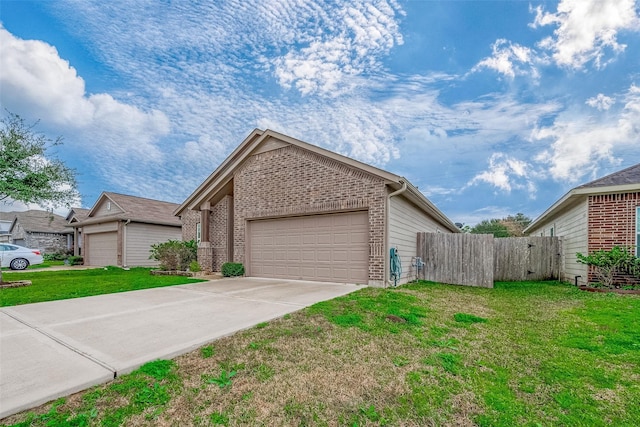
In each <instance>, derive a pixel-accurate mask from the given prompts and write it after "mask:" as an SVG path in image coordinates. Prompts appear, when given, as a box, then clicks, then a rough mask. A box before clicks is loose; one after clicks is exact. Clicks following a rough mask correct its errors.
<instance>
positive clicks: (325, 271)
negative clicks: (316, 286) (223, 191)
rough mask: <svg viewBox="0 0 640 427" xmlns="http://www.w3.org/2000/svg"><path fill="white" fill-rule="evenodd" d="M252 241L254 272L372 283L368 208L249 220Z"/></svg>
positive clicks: (256, 274)
mask: <svg viewBox="0 0 640 427" xmlns="http://www.w3.org/2000/svg"><path fill="white" fill-rule="evenodd" d="M248 243H249V254H248V256H249V274H250V275H251V276H255V277H276V278H283V279H302V280H317V281H321V282H340V283H363V284H366V283H367V282H368V278H369V220H368V215H367V212H366V211H363V212H349V213H340V214H327V215H311V216H301V217H293V218H278V219H269V220H256V221H250V222H249V242H248Z"/></svg>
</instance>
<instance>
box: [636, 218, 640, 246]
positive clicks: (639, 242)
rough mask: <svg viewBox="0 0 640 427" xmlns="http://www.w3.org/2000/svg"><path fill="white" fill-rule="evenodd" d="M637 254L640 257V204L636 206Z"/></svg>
mask: <svg viewBox="0 0 640 427" xmlns="http://www.w3.org/2000/svg"><path fill="white" fill-rule="evenodd" d="M636 256H638V257H640V206H638V207H636Z"/></svg>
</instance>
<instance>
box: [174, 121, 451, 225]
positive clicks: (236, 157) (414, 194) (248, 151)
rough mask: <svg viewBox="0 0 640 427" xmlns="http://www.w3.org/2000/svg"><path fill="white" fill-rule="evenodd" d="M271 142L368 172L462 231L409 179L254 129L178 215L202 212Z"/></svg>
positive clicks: (285, 137)
mask: <svg viewBox="0 0 640 427" xmlns="http://www.w3.org/2000/svg"><path fill="white" fill-rule="evenodd" d="M270 140H275V141H281V142H284V143H286V144H290V145H294V146H297V147H300V148H303V149H305V150H308V151H311V152H313V153H315V154H318V155H320V156H323V157H327V158H330V159H332V160H335V161H338V162H341V163H344V164H346V165H348V166H351V167H353V168H356V169H360V170H362V171H365V172H367V173H369V174H371V175H373V176H376V177H378V178H381V179H382V180H383V181H384V182H385V183H386V184H387V185H389V186H390V187H391V188H392V189H393V190H399V189H402V188H404V187H405V185H406V190H407V191H406V192H405V193H404V194H403V195H404V196H405V197H407V198H408V199H409V200H411V201H412V202H413V203H415V204H416V205H417V206H419V207H420V208H421V209H423V210H424V211H425V212H428V213H429V214H431V215H432V216H433V217H434V218H435V219H436V220H438V221H439V222H440V223H442V224H443V225H444V226H446V227H447V228H448V229H449V230H450V231H452V232H454V233H457V232H459V231H460V230H459V228H458V227H456V225H455V224H454V223H453V222H452V221H451V220H450V219H449V218H447V216H445V215H444V214H443V213H442V212H441V211H440V210H439V209H438V208H436V207H435V205H434V204H433V203H431V202H430V201H429V200H428V199H427V198H426V197H425V196H424V195H423V194H422V193H421V192H420V191H419V190H418V189H417V188H416V187H414V186H413V185H412V184H411V183H410V182H409V180H408V179H406V178H404V177H401V176H399V175H395V174H393V173H390V172H387V171H385V170H382V169H379V168H376V167H374V166H371V165H368V164H366V163H362V162H359V161H357V160H354V159H352V158H349V157H346V156H343V155H341V154H338V153H335V152H333V151H329V150H327V149H324V148H321V147H318V146H317V145H313V144H309V143H307V142H304V141H300V140H299V139H295V138H292V137H290V136H287V135H284V134H282V133H279V132H276V131H273V130H270V129H267V130H264V131H263V130H260V129H254V130H253V131H252V132H251V133H250V134H249V136H247V137H246V138H245V139H244V141H242V143H240V145H239V146H238V147H237V148H236V149H235V150H233V152H232V153H231V154H230V155H229V156H228V157H227V158H226V159H225V160H224V161H223V162H222V163H221V164H220V166H218V167H217V168H216V170H214V171H213V173H212V174H211V175H209V177H208V178H207V179H205V180H204V182H203V183H202V184H200V185H199V186H198V188H196V189H195V191H194V192H193V193H192V194H191V195H190V196H189V197H187V199H186V200H185V201H184V202H183V203H182V204H181V205H180V206H179V207H178V209H176V210H175V212H174V214H175V215H181V214H182V213H183V212H184V211H185V210H187V209H194V210H199V208H200V206H201V205H202V204H203V203H205V202H207V201H208V200H210V199H211V198H212V197H213V195H215V194H216V193H217V192H218V191H220V190H221V189H222V188H223V187H224V186H225V185H227V184H229V182H230V181H231V179H232V178H233V173H234V172H235V170H236V169H237V168H238V167H239V166H240V165H241V164H242V163H243V162H244V161H245V160H246V159H247V158H248V157H249V156H251V155H252V154H253V153H254V152H255V151H256V150H257V149H258V147H259V146H261V145H263V144H265V143H267V142H268V141H270Z"/></svg>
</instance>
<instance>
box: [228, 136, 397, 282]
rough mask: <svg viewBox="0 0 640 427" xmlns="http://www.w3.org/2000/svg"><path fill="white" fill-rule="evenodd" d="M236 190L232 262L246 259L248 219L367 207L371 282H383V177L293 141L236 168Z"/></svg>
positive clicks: (257, 155)
mask: <svg viewBox="0 0 640 427" xmlns="http://www.w3.org/2000/svg"><path fill="white" fill-rule="evenodd" d="M233 192H234V197H233V203H234V218H233V236H234V252H233V254H234V261H236V262H242V263H244V262H245V233H246V221H247V220H251V219H257V218H267V217H278V216H292V215H300V214H314V213H329V212H340V211H349V210H363V209H366V210H367V211H368V215H369V282H370V283H378V284H382V283H383V280H384V253H383V252H384V237H385V236H384V232H385V231H384V230H385V223H384V221H385V198H386V194H387V192H386V186H385V183H384V181H383V180H382V179H380V178H378V177H376V176H373V175H370V174H368V173H366V172H364V171H362V170H359V169H355V168H351V167H349V166H347V165H345V164H343V163H340V162H337V161H334V160H331V159H327V158H325V157H322V156H319V155H317V154H315V153H312V152H310V151H307V150H304V149H302V148H299V147H296V146H293V145H291V146H287V147H283V148H279V149H277V150H272V151H267V152H263V153H260V154H256V155H254V156H251V157H250V158H248V159H247V160H246V161H245V162H244V163H243V164H242V165H241V166H240V167H239V169H238V170H237V171H236V172H235V175H234V190H233Z"/></svg>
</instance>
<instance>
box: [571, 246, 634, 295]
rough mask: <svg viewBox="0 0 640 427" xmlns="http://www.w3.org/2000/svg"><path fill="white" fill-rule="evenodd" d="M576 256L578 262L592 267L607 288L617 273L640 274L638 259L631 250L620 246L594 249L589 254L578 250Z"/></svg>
mask: <svg viewBox="0 0 640 427" xmlns="http://www.w3.org/2000/svg"><path fill="white" fill-rule="evenodd" d="M576 258H577V259H578V262H579V263H582V264H587V265H588V266H590V267H592V268H593V272H594V273H595V275H596V277H597V278H598V280H599V281H600V284H602V285H603V286H605V287H607V288H612V287H613V280H614V278H615V275H616V274H617V273H627V274H632V275H634V276H636V277H638V276H640V260H639V259H638V258H637V257H636V256H635V255H633V253H632V251H631V250H629V249H627V248H623V247H620V246H614V247H613V248H612V249H611V250H609V251H605V250H599V251H595V252H592V253H590V254H589V255H582V254H581V253H579V252H578V253H577V254H576Z"/></svg>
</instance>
